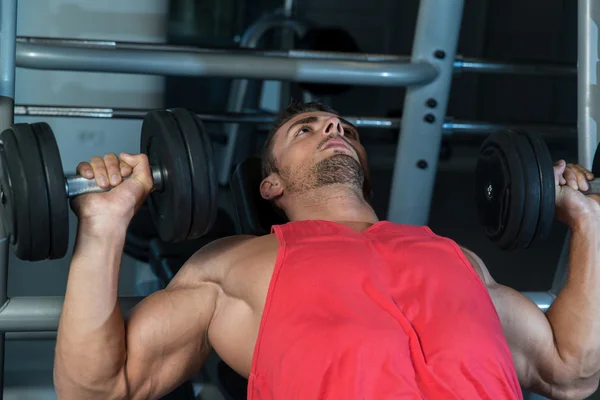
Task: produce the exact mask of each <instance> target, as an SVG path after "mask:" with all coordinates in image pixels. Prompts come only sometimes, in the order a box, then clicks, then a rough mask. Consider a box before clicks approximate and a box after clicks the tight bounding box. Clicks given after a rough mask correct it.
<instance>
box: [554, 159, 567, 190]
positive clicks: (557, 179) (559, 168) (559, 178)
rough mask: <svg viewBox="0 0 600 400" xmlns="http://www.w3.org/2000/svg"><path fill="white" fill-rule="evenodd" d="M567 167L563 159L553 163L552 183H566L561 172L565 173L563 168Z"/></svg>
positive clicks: (556, 184)
mask: <svg viewBox="0 0 600 400" xmlns="http://www.w3.org/2000/svg"><path fill="white" fill-rule="evenodd" d="M566 168H567V162H566V161H565V160H558V161H557V162H556V164H554V185H555V186H558V185H564V184H566V183H567V181H566V180H565V178H564V177H563V174H564V173H565V169H566Z"/></svg>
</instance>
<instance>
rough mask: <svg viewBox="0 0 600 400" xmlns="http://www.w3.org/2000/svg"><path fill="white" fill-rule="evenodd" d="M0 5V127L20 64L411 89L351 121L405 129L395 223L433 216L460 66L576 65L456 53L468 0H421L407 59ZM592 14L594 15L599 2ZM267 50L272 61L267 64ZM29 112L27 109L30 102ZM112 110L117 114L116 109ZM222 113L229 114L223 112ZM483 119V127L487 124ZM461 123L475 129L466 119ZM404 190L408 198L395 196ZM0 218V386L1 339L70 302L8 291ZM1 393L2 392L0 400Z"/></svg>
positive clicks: (586, 1)
mask: <svg viewBox="0 0 600 400" xmlns="http://www.w3.org/2000/svg"><path fill="white" fill-rule="evenodd" d="M0 4H1V8H0V25H1V26H0V130H3V129H6V128H8V127H9V126H10V125H11V124H12V123H13V117H14V112H15V108H14V93H15V89H14V77H15V67H16V66H17V65H18V66H20V67H24V68H33V69H51V70H68V71H88V72H115V73H134V74H157V75H179V76H212V77H228V78H242V79H269V80H273V79H274V80H283V81H294V82H311V83H338V84H352V85H376V86H396V87H399V86H406V87H408V88H407V94H406V100H405V104H404V117H403V119H402V120H401V121H400V120H394V119H391V120H382V119H372V118H371V119H370V118H360V117H355V118H356V119H355V122H358V125H359V126H360V125H361V123H360V122H359V121H365V123H364V124H362V126H369V127H392V128H397V127H398V125H400V126H401V128H402V135H401V136H400V138H401V139H400V141H399V143H398V150H397V155H396V164H395V171H394V181H393V184H392V193H391V201H390V204H391V206H390V210H389V215H388V218H389V219H390V220H391V221H394V222H402V223H413V224H425V223H427V220H428V216H429V207H430V204H431V197H432V194H433V193H432V192H433V182H434V178H435V171H436V166H437V161H438V151H439V146H440V142H441V136H442V132H443V131H444V129H448V124H451V123H452V122H448V121H445V114H446V108H447V102H448V97H449V93H450V87H451V83H452V79H453V76H454V74H455V73H456V72H457V71H458V72H460V71H464V72H466V71H471V72H480V73H511V74H517V73H521V74H534V73H535V74H547V75H557V76H572V75H574V74H575V72H576V71H575V72H574V70H573V68H572V67H562V66H547V65H546V66H545V65H529V66H527V65H525V66H518V65H514V64H507V63H491V62H486V61H483V60H468V59H461V58H460V57H457V56H456V46H457V41H458V37H459V31H460V25H461V20H462V12H463V6H464V0H421V2H420V6H419V14H418V20H417V26H416V32H415V37H414V44H413V53H412V56H411V57H409V58H408V57H402V56H389V55H369V54H359V55H356V54H333V53H320V52H306V51H288V52H277V51H275V52H259V51H236V52H226V51H220V52H219V51H208V50H203V49H190V48H182V47H175V46H168V45H146V44H131V43H130V44H126V43H119V44H117V43H116V42H99V41H80V40H61V39H44V38H19V39H18V38H17V36H16V21H17V0H3V1H2V2H1V3H0ZM591 6H592V0H579V68H580V70H579V74H578V92H579V96H578V110H579V113H578V124H579V135H578V137H579V153H580V160H581V161H580V162H581V164H582V165H584V166H586V167H590V166H591V160H592V159H593V151H594V150H595V148H596V143H597V129H598V128H597V125H596V122H595V120H594V115H593V114H592V110H594V109H596V107H595V106H596V105H597V103H598V101H597V96H596V95H597V93H596V87H595V86H594V85H595V84H596V72H595V66H596V63H597V62H598V54H597V45H598V37H597V35H598V32H597V28H596V26H595V25H594V16H593V15H592V7H591ZM595 12H596V14H597V13H598V10H595ZM597 17H598V16H597V15H596V18H595V20H596V21H598V20H599V18H597ZM266 58H268V61H269V62H268V63H265V60H266ZM107 61H110V62H107ZM54 109H55V110H56V109H60V107H57V108H54ZM17 110H20V109H19V108H17ZM88 110H89V109H88ZM102 110H103V111H101V112H100V114H101V115H105V114H102V113H104V112H105V111H106V109H102ZM24 112H25V113H26V112H27V109H25V110H24ZM86 112H87V111H86ZM91 113H94V111H91ZM108 113H111V117H114V115H113V114H112V113H113V111H108ZM19 114H21V113H20V112H19ZM124 114H127V111H123V112H121V115H124ZM132 114H135V117H136V118H137V117H139V114H137V113H136V112H135V110H133V112H132ZM36 115H42V114H36ZM44 115H48V114H44ZM70 116H73V115H70ZM75 116H80V115H75ZM88 116H90V115H88ZM94 116H98V115H94ZM218 118H219V117H217V120H219V119H218ZM221 118H222V119H226V118H227V116H222V117H221ZM229 118H235V117H229ZM237 118H239V119H233V120H230V121H231V122H254V123H261V122H262V120H259V121H257V120H254V121H252V116H248V115H245V116H238V117H237ZM269 118H272V117H266V120H265V121H266V122H269V121H272V119H269ZM207 119H209V118H208V117H207ZM474 124H475V123H474ZM482 126H483V127H485V126H486V124H483V125H482ZM487 126H488V128H489V129H493V127H494V125H493V124H487ZM463 128H464V129H467V130H470V131H471V132H473V131H474V130H473V129H472V128H473V126H470V125H469V123H467V124H465V125H464V126H463ZM480 128H481V127H480ZM457 129H458V128H457ZM475 130H477V129H475ZM414 182H419V185H414V184H413V183H414ZM407 185H409V186H410V187H413V188H415V190H412V191H410V192H403V191H402V190H401V188H402V187H406V186H407ZM407 196H408V197H407ZM400 197H402V201H399V200H400ZM1 222H2V221H0V304H2V305H1V306H0V389H2V388H3V387H4V380H3V376H4V345H5V339H21V340H23V339H25V340H28V339H32V340H35V339H45V338H48V339H51V338H53V337H55V331H56V329H57V327H58V320H59V316H60V312H61V309H62V303H63V300H64V298H63V297H16V298H11V299H9V298H8V296H7V271H8V251H9V243H8V239H7V238H6V237H5V236H6V233H5V232H4V229H3V228H2V226H1ZM557 276H558V274H557ZM525 294H526V295H527V296H529V297H530V298H531V299H532V300H533V301H535V302H536V304H537V305H538V306H539V307H540V308H541V309H542V310H546V309H547V308H548V307H549V306H550V304H551V303H552V300H553V299H554V295H553V294H552V293H551V292H534V293H527V292H526V293H525ZM141 299H142V298H140V297H121V298H119V302H120V305H121V307H122V309H123V311H124V313H125V315H127V314H128V311H129V310H130V309H131V308H132V307H133V306H135V304H137V303H138V302H139V301H140V300H141ZM2 395H3V394H2V390H0V399H1V398H2Z"/></svg>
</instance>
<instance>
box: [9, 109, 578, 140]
mask: <svg viewBox="0 0 600 400" xmlns="http://www.w3.org/2000/svg"><path fill="white" fill-rule="evenodd" d="M149 111H151V110H150V109H131V108H109V107H70V106H63V107H60V106H38V105H17V106H15V115H17V116H30V117H68V118H98V119H143V118H144V116H145V115H146V114H147V113H148V112H149ZM196 115H197V116H198V117H199V118H200V119H201V120H202V121H203V122H210V123H244V124H266V125H268V124H272V123H273V122H275V118H276V116H275V115H274V114H266V113H222V114H201V113H200V114H196ZM344 119H346V120H347V121H348V122H350V123H352V124H354V125H355V126H357V127H360V128H371V129H399V128H400V123H401V121H402V120H401V119H400V118H378V117H364V116H348V117H344ZM508 127H514V125H513V124H500V123H489V122H479V121H465V120H457V119H453V118H448V119H447V121H446V122H445V123H444V125H443V131H444V134H445V135H450V134H467V135H489V134H491V133H494V132H497V131H499V130H501V129H506V128H508ZM519 127H521V128H522V129H526V130H529V131H534V132H540V133H542V134H543V135H544V136H547V137H556V138H561V137H573V136H575V135H576V134H577V129H576V128H575V127H570V126H556V125H535V124H529V125H528V124H519Z"/></svg>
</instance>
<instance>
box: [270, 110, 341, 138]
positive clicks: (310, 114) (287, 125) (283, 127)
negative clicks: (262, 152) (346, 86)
mask: <svg viewBox="0 0 600 400" xmlns="http://www.w3.org/2000/svg"><path fill="white" fill-rule="evenodd" d="M307 117H317V118H321V117H325V118H326V117H339V116H338V115H336V114H332V113H328V112H323V111H312V112H306V113H302V114H298V115H295V116H294V117H293V118H292V119H290V120H289V121H287V122H286V123H285V124H283V125H281V126H280V127H279V129H277V132H275V138H274V143H277V139H278V138H279V137H280V136H284V135H282V133H285V132H287V131H288V129H290V127H291V126H292V125H294V124H295V123H296V122H297V121H300V120H301V119H304V118H307Z"/></svg>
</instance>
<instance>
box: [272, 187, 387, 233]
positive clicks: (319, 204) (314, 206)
mask: <svg viewBox="0 0 600 400" xmlns="http://www.w3.org/2000/svg"><path fill="white" fill-rule="evenodd" d="M291 197H292V198H290V199H287V201H286V204H284V209H285V211H286V215H287V217H288V219H289V220H290V221H305V220H317V219H320V220H326V221H333V222H342V223H343V222H347V223H353V222H363V223H371V224H374V223H376V222H377V221H378V218H377V215H376V214H375V211H373V208H372V207H371V206H370V205H369V203H367V202H366V201H365V199H364V198H363V196H362V193H360V191H357V190H356V189H354V188H348V187H346V186H343V185H328V186H325V187H321V188H317V189H311V190H310V191H308V192H305V193H302V194H294V195H293V196H291Z"/></svg>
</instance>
